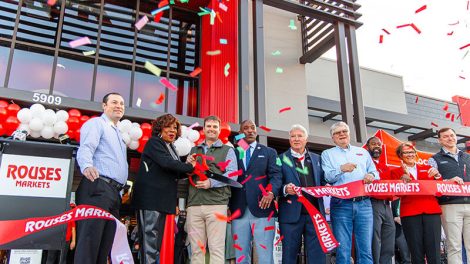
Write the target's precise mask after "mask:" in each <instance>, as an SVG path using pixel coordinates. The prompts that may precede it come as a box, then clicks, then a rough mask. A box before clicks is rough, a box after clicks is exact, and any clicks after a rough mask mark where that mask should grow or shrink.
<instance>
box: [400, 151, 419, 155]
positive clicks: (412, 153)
mask: <svg viewBox="0 0 470 264" xmlns="http://www.w3.org/2000/svg"><path fill="white" fill-rule="evenodd" d="M401 154H402V155H415V154H416V151H405V152H402V153H401Z"/></svg>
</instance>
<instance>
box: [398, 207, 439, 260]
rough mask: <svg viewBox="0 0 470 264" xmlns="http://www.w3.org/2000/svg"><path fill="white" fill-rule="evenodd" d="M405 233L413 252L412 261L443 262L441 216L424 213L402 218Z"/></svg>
mask: <svg viewBox="0 0 470 264" xmlns="http://www.w3.org/2000/svg"><path fill="white" fill-rule="evenodd" d="M401 223H402V226H403V233H404V234H405V238H406V242H407V244H408V248H409V249H410V252H411V263H413V264H425V263H426V261H425V258H426V260H427V264H439V263H440V262H441V254H440V242H441V217H440V215H438V214H432V215H429V214H422V215H415V216H407V217H402V218H401Z"/></svg>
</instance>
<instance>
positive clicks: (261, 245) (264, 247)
mask: <svg viewBox="0 0 470 264" xmlns="http://www.w3.org/2000/svg"><path fill="white" fill-rule="evenodd" d="M259 246H260V247H262V248H263V249H267V247H266V246H265V245H263V244H259Z"/></svg>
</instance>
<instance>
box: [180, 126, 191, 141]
mask: <svg viewBox="0 0 470 264" xmlns="http://www.w3.org/2000/svg"><path fill="white" fill-rule="evenodd" d="M188 130H189V128H188V127H187V126H181V137H184V138H188V132H189V131H188Z"/></svg>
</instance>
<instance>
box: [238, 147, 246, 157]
mask: <svg viewBox="0 0 470 264" xmlns="http://www.w3.org/2000/svg"><path fill="white" fill-rule="evenodd" d="M237 149H238V153H239V154H238V158H239V159H241V160H242V159H244V158H245V150H244V149H243V148H241V147H237Z"/></svg>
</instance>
